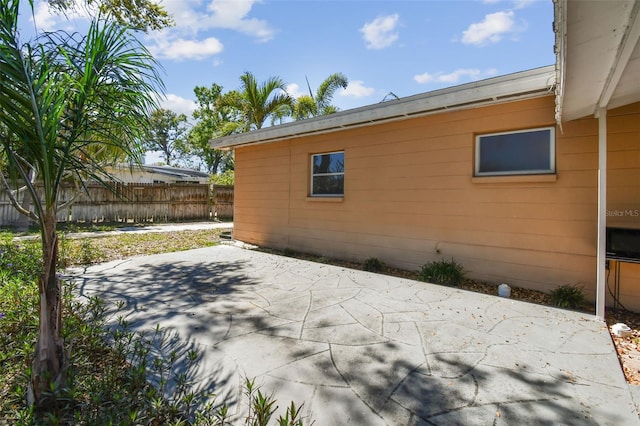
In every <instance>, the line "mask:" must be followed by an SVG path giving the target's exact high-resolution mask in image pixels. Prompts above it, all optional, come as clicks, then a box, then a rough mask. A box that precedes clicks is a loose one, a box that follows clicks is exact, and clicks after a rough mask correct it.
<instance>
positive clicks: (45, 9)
mask: <svg viewBox="0 0 640 426" xmlns="http://www.w3.org/2000/svg"><path fill="white" fill-rule="evenodd" d="M92 13H95V10H94V11H91V8H90V7H89V6H87V5H86V4H85V3H84V2H83V1H80V0H75V2H74V5H73V6H72V7H70V8H69V9H68V10H67V11H65V13H61V12H58V11H56V10H54V9H53V8H51V7H50V6H49V3H47V2H46V1H39V2H36V3H35V7H34V13H33V16H30V17H29V22H35V25H36V26H37V27H38V29H39V30H40V31H56V30H65V31H75V30H77V29H78V28H77V26H78V24H81V23H85V24H86V23H87V22H88V21H89V20H90V18H91V14H92Z"/></svg>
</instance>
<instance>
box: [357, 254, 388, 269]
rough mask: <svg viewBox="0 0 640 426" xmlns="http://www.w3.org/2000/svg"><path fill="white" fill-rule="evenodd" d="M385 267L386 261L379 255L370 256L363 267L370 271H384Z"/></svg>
mask: <svg viewBox="0 0 640 426" xmlns="http://www.w3.org/2000/svg"><path fill="white" fill-rule="evenodd" d="M384 268H385V264H384V262H383V261H382V260H380V259H378V258H377V257H370V258H368V259H366V260H365V261H364V262H363V263H362V269H363V270H364V271H368V272H382V271H384Z"/></svg>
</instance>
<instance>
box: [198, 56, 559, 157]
mask: <svg viewBox="0 0 640 426" xmlns="http://www.w3.org/2000/svg"><path fill="white" fill-rule="evenodd" d="M555 81H556V70H555V68H554V66H553V65H550V66H547V67H542V68H536V69H533V70H528V71H523V72H518V73H514V74H509V75H505V76H500V77H494V78H490V79H486V80H480V81H476V82H473V83H467V84H463V85H459V86H454V87H449V88H445V89H441V90H436V91H433V92H427V93H422V94H419V95H414V96H409V97H406V98H401V99H398V100H393V101H388V102H384V103H379V104H375V105H369V106H365V107H361V108H355V109H351V110H346V111H341V112H337V113H334V114H330V115H325V116H322V117H316V118H311V119H307V120H300V121H295V122H291V123H286V124H282V125H278V126H272V127H267V128H263V129H259V130H254V131H251V132H246V133H239V134H235V135H230V136H225V137H222V138H218V139H213V140H212V141H211V146H212V147H213V148H217V149H221V148H236V147H239V146H246V145H255V144H264V143H270V142H276V141H281V140H286V139H291V138H297V137H300V136H307V135H312V134H322V133H330V132H336V131H340V130H344V129H347V128H357V127H364V126H371V125H375V124H380V123H383V122H390V121H397V120H404V119H407V118H410V117H416V116H423V115H430V114H437V113H441V112H445V111H451V110H459V109H465V108H472V107H477V106H480V105H490V104H496V103H502V102H506V101H511V100H515V99H523V98H531V97H537V96H542V95H546V94H549V93H552V91H553V89H554V87H555Z"/></svg>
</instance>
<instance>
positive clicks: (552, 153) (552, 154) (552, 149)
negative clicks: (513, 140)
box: [474, 126, 556, 176]
mask: <svg viewBox="0 0 640 426" xmlns="http://www.w3.org/2000/svg"><path fill="white" fill-rule="evenodd" d="M540 130H549V131H550V133H549V138H550V141H549V142H550V143H549V169H545V170H541V169H532V170H506V171H497V172H481V171H480V145H481V144H482V138H484V137H488V136H499V135H510V134H518V133H530V132H537V131H540ZM555 173H556V129H555V127H553V126H549V127H536V128H531V129H523V130H516V131H510V132H498V133H485V134H482V135H476V144H475V166H474V176H515V175H548V174H555Z"/></svg>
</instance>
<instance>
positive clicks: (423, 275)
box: [420, 259, 464, 286]
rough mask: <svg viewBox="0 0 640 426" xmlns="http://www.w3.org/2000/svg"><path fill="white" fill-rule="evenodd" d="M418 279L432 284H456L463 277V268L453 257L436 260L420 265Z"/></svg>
mask: <svg viewBox="0 0 640 426" xmlns="http://www.w3.org/2000/svg"><path fill="white" fill-rule="evenodd" d="M420 279H421V280H422V281H426V282H431V283H434V284H444V285H452V286H457V285H459V284H460V283H461V282H462V280H463V279H464V269H463V268H462V265H460V264H459V263H457V262H456V261H455V260H453V259H451V260H436V261H433V262H429V263H427V264H426V265H424V266H423V267H422V269H421V270H420Z"/></svg>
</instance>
